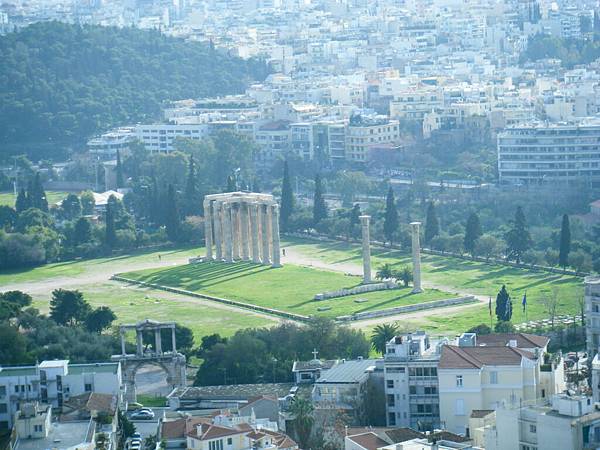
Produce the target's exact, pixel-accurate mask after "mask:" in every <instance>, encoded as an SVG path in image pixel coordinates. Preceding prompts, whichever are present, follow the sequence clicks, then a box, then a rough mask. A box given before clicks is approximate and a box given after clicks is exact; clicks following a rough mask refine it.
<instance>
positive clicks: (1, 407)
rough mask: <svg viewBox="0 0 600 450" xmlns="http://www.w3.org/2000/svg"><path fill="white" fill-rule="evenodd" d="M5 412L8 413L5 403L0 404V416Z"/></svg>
mask: <svg viewBox="0 0 600 450" xmlns="http://www.w3.org/2000/svg"><path fill="white" fill-rule="evenodd" d="M6 411H8V406H6V403H0V414H4V413H6Z"/></svg>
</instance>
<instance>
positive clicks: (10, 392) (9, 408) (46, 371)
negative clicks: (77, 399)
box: [0, 360, 122, 430]
mask: <svg viewBox="0 0 600 450" xmlns="http://www.w3.org/2000/svg"><path fill="white" fill-rule="evenodd" d="M121 381H122V376H121V365H120V364H119V363H96V364H69V361H67V360H55V361H43V362H41V363H40V364H38V365H35V366H20V367H0V430H3V429H10V427H11V426H12V424H13V417H14V414H15V413H16V412H17V411H18V410H19V409H20V407H21V405H22V404H24V403H31V402H36V401H37V402H40V403H43V404H48V405H51V406H52V407H54V408H59V407H61V406H62V404H63V401H66V400H68V399H69V398H70V397H71V396H75V395H80V394H84V393H86V392H96V393H99V394H111V395H116V396H118V397H119V398H120V396H121V385H122V382H121Z"/></svg>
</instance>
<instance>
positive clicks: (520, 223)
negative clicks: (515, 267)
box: [506, 206, 531, 264]
mask: <svg viewBox="0 0 600 450" xmlns="http://www.w3.org/2000/svg"><path fill="white" fill-rule="evenodd" d="M530 248H531V235H530V234H529V230H528V229H527V221H526V220H525V213H524V212H523V208H521V207H520V206H517V210H516V211H515V220H514V221H513V222H512V228H511V229H510V230H509V231H508V232H507V233H506V256H507V257H508V258H509V259H514V260H516V261H517V264H518V263H520V262H521V258H522V257H523V253H525V252H526V251H527V250H529V249H530Z"/></svg>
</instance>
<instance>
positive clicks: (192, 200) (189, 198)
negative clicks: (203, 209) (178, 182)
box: [183, 156, 200, 216]
mask: <svg viewBox="0 0 600 450" xmlns="http://www.w3.org/2000/svg"><path fill="white" fill-rule="evenodd" d="M197 203H200V202H199V199H198V191H197V189H196V166H195V164H194V157H193V156H190V162H189V164H188V176H187V181H186V183H185V204H184V205H183V210H184V211H185V215H186V216H191V215H194V214H195V213H197V212H198V209H199V208H198V204H197Z"/></svg>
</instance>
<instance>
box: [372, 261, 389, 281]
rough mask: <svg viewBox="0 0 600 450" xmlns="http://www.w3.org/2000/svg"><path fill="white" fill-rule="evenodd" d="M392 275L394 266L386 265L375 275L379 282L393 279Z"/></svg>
mask: <svg viewBox="0 0 600 450" xmlns="http://www.w3.org/2000/svg"><path fill="white" fill-rule="evenodd" d="M392 275H393V270H392V266H391V265H390V264H387V263H386V264H384V265H383V266H381V267H380V268H379V270H378V271H377V273H376V274H375V278H377V279H378V280H389V279H390V278H392Z"/></svg>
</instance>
